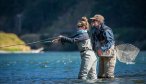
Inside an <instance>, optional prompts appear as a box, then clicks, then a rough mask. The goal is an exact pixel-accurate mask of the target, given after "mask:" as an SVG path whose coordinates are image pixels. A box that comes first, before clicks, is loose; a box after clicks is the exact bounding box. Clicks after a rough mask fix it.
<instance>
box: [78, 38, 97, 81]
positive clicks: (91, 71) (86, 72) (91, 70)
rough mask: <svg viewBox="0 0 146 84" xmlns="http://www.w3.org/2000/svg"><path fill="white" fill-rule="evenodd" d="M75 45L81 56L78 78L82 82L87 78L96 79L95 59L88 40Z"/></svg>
mask: <svg viewBox="0 0 146 84" xmlns="http://www.w3.org/2000/svg"><path fill="white" fill-rule="evenodd" d="M77 45H78V48H79V50H80V54H81V66H80V71H79V75H78V78H79V79H83V80H86V79H87V78H89V79H97V74H96V65H97V58H96V55H95V53H94V51H93V50H92V45H91V41H90V39H88V40H85V41H81V42H78V43H77Z"/></svg>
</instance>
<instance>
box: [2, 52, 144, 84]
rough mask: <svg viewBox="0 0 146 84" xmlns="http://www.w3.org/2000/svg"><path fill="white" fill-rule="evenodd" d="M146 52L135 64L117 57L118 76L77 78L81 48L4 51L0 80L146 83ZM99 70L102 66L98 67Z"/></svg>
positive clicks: (6, 82) (59, 83) (5, 82)
mask: <svg viewBox="0 0 146 84" xmlns="http://www.w3.org/2000/svg"><path fill="white" fill-rule="evenodd" d="M145 55H146V52H140V54H139V55H138V56H137V58H136V61H135V64H123V63H120V62H119V61H117V64H116V70H115V74H116V79H114V80H108V79H99V80H96V81H91V80H87V81H82V80H77V79H76V78H77V75H78V72H79V67H80V54H79V53H78V52H47V53H41V54H0V84H11V83H20V84H21V83H22V84H26V83H37V84H42V83H44V84H73V83H76V84H86V83H91V82H95V83H96V84H97V83H98V84H100V83H102V84H103V83H104V84H123V83H124V84H135V83H141V84H142V83H146V81H145V80H146V78H145V76H146V56H145ZM97 70H98V68H97Z"/></svg>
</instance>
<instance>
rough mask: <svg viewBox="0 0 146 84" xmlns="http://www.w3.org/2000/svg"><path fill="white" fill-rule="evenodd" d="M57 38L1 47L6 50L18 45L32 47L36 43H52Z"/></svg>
mask: <svg viewBox="0 0 146 84" xmlns="http://www.w3.org/2000/svg"><path fill="white" fill-rule="evenodd" d="M55 38H56V37H52V38H47V39H44V40H39V41H34V42H29V43H25V44H24V43H23V44H22V43H21V44H13V45H6V46H0V48H5V47H11V46H18V45H31V44H36V43H52V40H53V39H55Z"/></svg>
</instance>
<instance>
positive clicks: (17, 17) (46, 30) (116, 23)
mask: <svg viewBox="0 0 146 84" xmlns="http://www.w3.org/2000/svg"><path fill="white" fill-rule="evenodd" d="M145 4H146V1H145V0H121V1H119V0H0V31H3V32H10V33H15V34H17V35H19V37H21V38H22V39H24V40H25V41H26V40H27V38H29V36H28V34H35V35H36V36H39V39H38V38H37V39H35V38H34V40H40V39H44V38H47V37H52V36H56V35H59V34H67V35H70V34H72V33H73V32H72V31H75V28H76V23H77V21H78V20H79V19H80V18H81V17H82V16H87V17H88V18H90V17H92V16H93V15H95V14H97V13H99V14H102V15H104V16H105V23H106V24H107V25H108V26H110V27H111V28H112V29H113V30H114V34H115V36H116V40H117V43H120V42H129V43H133V44H135V45H138V46H139V47H140V48H142V49H146V48H145V47H144V46H146V40H145V30H146V29H145V27H146V24H145V21H146V16H145V15H146V10H145ZM129 33H130V35H129V36H127V34H129ZM138 34H139V36H137V35H138ZM30 37H31V36H30ZM27 41H28V40H27ZM140 42H142V45H141V44H140ZM43 46H44V45H43Z"/></svg>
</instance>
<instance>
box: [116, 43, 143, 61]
mask: <svg viewBox="0 0 146 84" xmlns="http://www.w3.org/2000/svg"><path fill="white" fill-rule="evenodd" d="M116 50H117V59H118V60H119V61H120V62H123V63H126V64H133V63H134V60H135V58H136V56H137V55H138V53H139V51H140V50H139V48H137V47H136V46H134V45H132V44H120V45H117V46H116Z"/></svg>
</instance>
